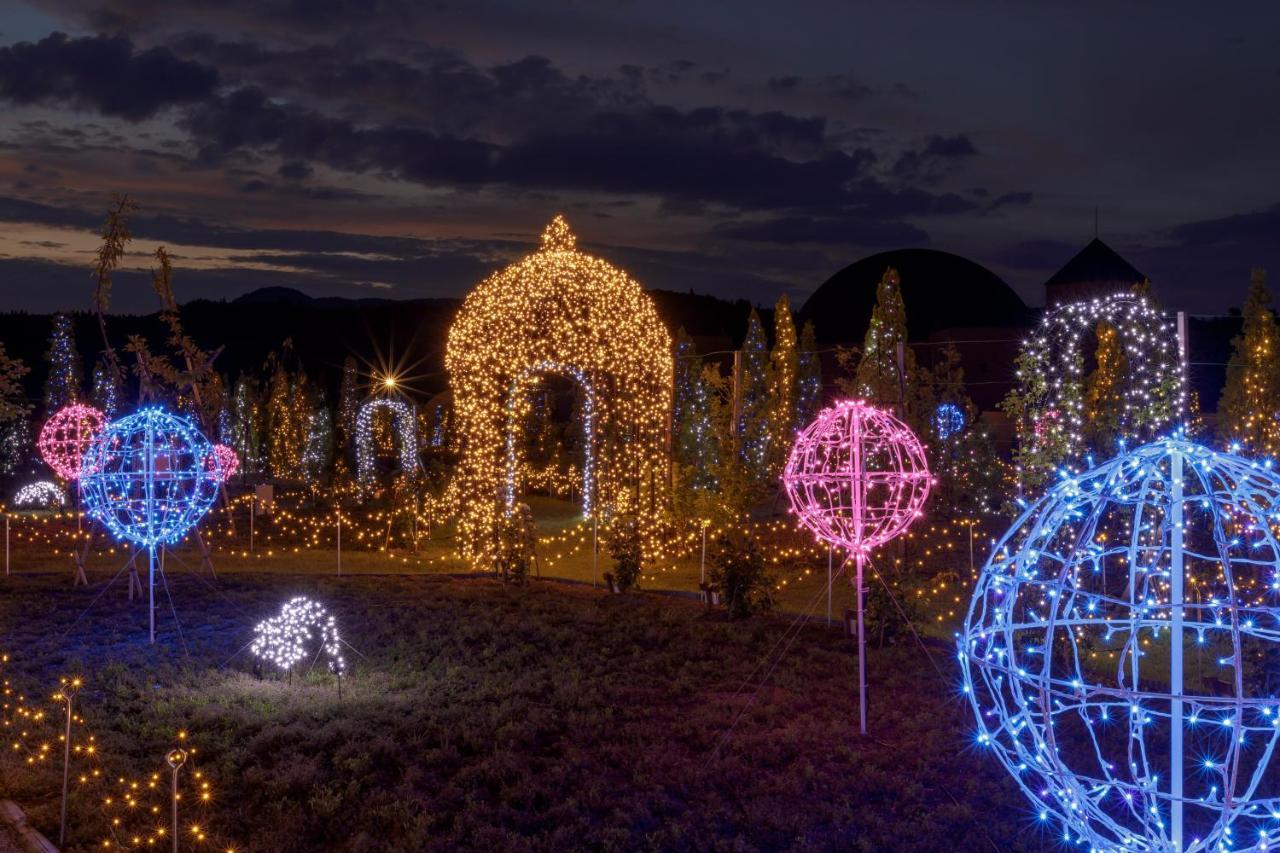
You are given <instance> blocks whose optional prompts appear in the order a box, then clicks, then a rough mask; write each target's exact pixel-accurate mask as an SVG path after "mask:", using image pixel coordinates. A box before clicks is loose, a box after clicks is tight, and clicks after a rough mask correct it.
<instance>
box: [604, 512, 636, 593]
mask: <svg viewBox="0 0 1280 853" xmlns="http://www.w3.org/2000/svg"><path fill="white" fill-rule="evenodd" d="M609 555H610V556H611V557H613V575H614V577H615V578H616V579H617V581H618V589H619V590H621V591H622V592H626V591H627V590H628V589H630V588H631V587H633V586H635V585H636V581H637V580H638V579H639V578H640V525H639V524H638V523H637V521H636V517H635V516H633V515H623V516H619V517H618V518H616V519H614V521H613V524H612V525H611V526H610V528H609Z"/></svg>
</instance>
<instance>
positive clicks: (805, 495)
mask: <svg viewBox="0 0 1280 853" xmlns="http://www.w3.org/2000/svg"><path fill="white" fill-rule="evenodd" d="M782 482H783V485H784V486H785V487H786V489H787V497H788V498H790V499H791V508H792V510H793V511H794V512H795V514H796V517H797V518H799V519H800V524H801V525H803V526H804V527H806V528H808V529H809V530H811V531H813V533H814V534H815V535H817V537H818V538H819V539H821V540H823V541H825V542H828V543H830V544H831V545H837V546H839V547H841V548H844V549H846V550H847V551H848V552H849V554H850V556H851V557H852V559H853V563H854V567H855V575H854V589H855V590H856V598H857V603H858V608H857V609H858V721H859V729H860V731H861V732H862V733H863V734H864V735H865V734H866V733H867V651H866V649H867V642H866V632H865V628H864V625H863V612H864V609H865V608H864V596H865V593H866V589H865V588H864V587H863V581H862V573H863V567H864V565H865V563H866V560H867V552H869V551H871V550H872V549H873V548H877V547H879V546H880V545H883V544H885V543H886V542H888V541H889V540H890V539H893V538H894V537H895V536H897V535H898V534H900V533H902V531H904V530H906V529H907V526H908V525H910V524H911V522H912V521H914V520H915V519H917V518H919V517H920V516H921V515H922V514H923V512H922V509H923V507H924V502H925V498H927V497H929V487H930V486H931V485H933V478H932V477H931V476H929V464H928V463H927V462H926V461H925V457H924V446H923V445H921V444H920V439H918V438H916V435H915V433H913V432H912V431H911V430H910V429H909V428H908V427H907V425H906V424H904V423H903V422H902V421H900V420H898V419H897V418H895V417H894V416H893V415H891V414H889V413H888V412H884V411H881V410H880V409H877V408H876V407H875V406H871V405H868V404H867V403H864V402H863V401H861V400H841V401H840V402H837V403H836V404H835V405H833V406H830V407H828V408H825V409H823V410H822V411H820V412H818V416H817V417H816V418H815V419H814V421H813V423H811V424H809V426H807V427H805V430H804V432H802V433H800V435H799V436H797V437H796V443H795V444H794V445H793V446H792V448H791V456H790V457H789V458H788V459H787V466H786V468H784V469H783V472H782ZM829 578H830V576H829V575H828V582H827V583H828V595H830V579H829Z"/></svg>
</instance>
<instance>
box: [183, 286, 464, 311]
mask: <svg viewBox="0 0 1280 853" xmlns="http://www.w3.org/2000/svg"><path fill="white" fill-rule="evenodd" d="M200 301H206V302H207V301H211V300H193V302H200ZM461 301H462V300H461V299H457V298H453V297H415V298H413V299H392V298H390V297H386V296H360V297H350V296H312V295H310V294H309V293H303V292H302V291H301V290H297V289H295V288H292V287H279V286H273V287H260V288H258V289H257V290H251V291H249V292H248V293H245V294H241V295H240V296H237V297H236V298H235V299H232V300H231V301H230V303H229V304H231V305H299V306H306V307H308V308H370V307H374V306H382V305H447V304H451V303H457V302H461Z"/></svg>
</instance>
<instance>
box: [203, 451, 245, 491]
mask: <svg viewBox="0 0 1280 853" xmlns="http://www.w3.org/2000/svg"><path fill="white" fill-rule="evenodd" d="M204 464H205V467H206V468H207V469H209V472H210V473H211V474H213V478H214V479H215V480H217V481H218V482H219V483H225V482H227V480H230V479H231V478H232V477H234V476H235V475H236V471H238V470H240V457H239V456H237V455H236V452H235V450H233V449H232V448H230V447H228V446H227V445H225V444H215V445H214V446H213V452H212V453H210V454H209V455H208V456H206V457H205V462H204Z"/></svg>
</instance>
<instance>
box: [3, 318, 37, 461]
mask: <svg viewBox="0 0 1280 853" xmlns="http://www.w3.org/2000/svg"><path fill="white" fill-rule="evenodd" d="M28 371H29V368H28V367H27V366H26V365H25V364H24V363H23V362H22V359H20V358H11V357H10V356H9V355H8V353H6V352H5V349H4V344H3V343H0V473H4V474H13V473H16V472H18V471H20V470H21V469H23V468H25V467H26V465H27V462H28V461H29V460H30V458H31V424H30V422H29V421H28V420H27V415H28V414H29V413H30V411H31V406H29V405H28V404H27V394H26V391H25V390H24V388H23V386H22V377H24V376H26V375H27V373H28Z"/></svg>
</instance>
